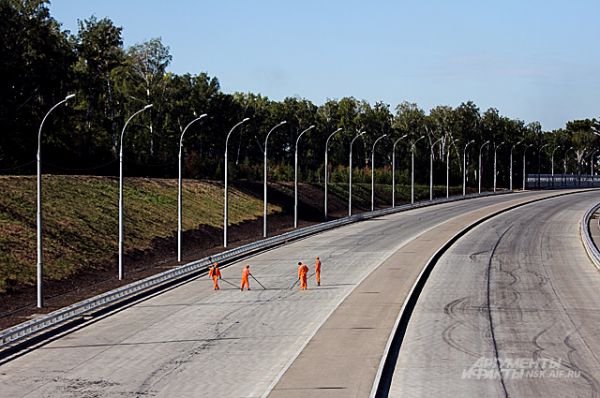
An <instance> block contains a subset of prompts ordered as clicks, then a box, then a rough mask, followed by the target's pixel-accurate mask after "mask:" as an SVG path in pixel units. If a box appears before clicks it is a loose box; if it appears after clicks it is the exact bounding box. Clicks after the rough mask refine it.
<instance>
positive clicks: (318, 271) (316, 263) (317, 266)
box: [315, 259, 321, 286]
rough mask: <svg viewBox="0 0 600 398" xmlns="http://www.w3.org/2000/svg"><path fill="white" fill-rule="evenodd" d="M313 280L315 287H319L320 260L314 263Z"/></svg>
mask: <svg viewBox="0 0 600 398" xmlns="http://www.w3.org/2000/svg"><path fill="white" fill-rule="evenodd" d="M315 278H316V280H317V286H321V260H319V259H317V261H315Z"/></svg>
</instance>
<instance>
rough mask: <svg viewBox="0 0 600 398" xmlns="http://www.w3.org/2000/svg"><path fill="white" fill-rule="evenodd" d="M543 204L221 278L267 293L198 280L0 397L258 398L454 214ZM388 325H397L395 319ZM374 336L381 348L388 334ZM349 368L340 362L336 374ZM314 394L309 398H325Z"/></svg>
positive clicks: (0, 373) (349, 243)
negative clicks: (336, 317)
mask: <svg viewBox="0 0 600 398" xmlns="http://www.w3.org/2000/svg"><path fill="white" fill-rule="evenodd" d="M547 195H550V194H549V193H533V192H528V193H521V194H514V195H502V196H497V197H486V198H478V199H473V200H469V201H464V202H456V203H449V204H443V205H437V206H432V207H426V208H421V209H414V210H410V211H407V212H403V213H398V214H395V215H390V216H385V217H381V218H378V219H373V220H370V221H365V222H361V223H357V224H353V225H349V226H346V227H343V228H338V229H335V230H331V231H327V232H324V233H321V234H318V235H315V236H312V237H309V238H306V239H302V240H298V241H295V242H292V243H290V244H288V245H285V246H282V247H279V248H276V249H273V250H270V251H267V252H264V253H261V254H258V255H255V256H253V257H250V258H248V259H247V260H244V261H243V262H239V263H235V264H232V265H231V266H229V267H226V268H224V269H223V277H224V278H225V279H227V280H228V281H229V282H231V283H233V284H235V285H237V284H238V283H239V279H240V274H241V268H242V266H243V265H244V264H246V263H248V264H250V265H251V270H252V272H253V274H254V275H255V276H256V278H257V279H258V280H259V281H260V282H262V284H264V285H265V286H266V287H267V290H263V289H261V288H260V287H259V286H258V285H257V284H256V283H254V282H253V281H251V285H252V291H250V292H243V293H242V292H240V291H239V289H237V288H236V287H235V286H231V285H228V284H227V283H222V290H221V291H218V292H215V291H213V290H212V288H211V282H210V281H209V280H208V278H207V277H200V278H197V279H195V280H192V281H191V282H189V283H186V284H184V285H182V286H180V287H178V288H175V289H172V290H169V291H167V292H165V293H163V294H160V295H157V296H155V297H151V298H149V299H147V300H144V301H142V302H140V303H138V304H136V305H133V306H131V307H128V308H126V309H124V310H122V311H119V312H117V313H115V314H112V315H111V316H108V317H106V318H104V319H101V320H99V321H97V322H95V323H94V324H92V325H90V326H88V327H85V328H82V329H80V330H77V331H75V332H73V333H71V334H68V335H66V336H64V337H62V338H59V339H56V340H55V341H52V342H50V343H49V344H47V345H45V346H43V347H41V348H38V349H36V350H34V351H31V352H29V353H27V354H25V355H23V356H21V357H19V358H16V359H14V360H12V361H10V362H7V363H6V364H4V365H2V366H0V395H1V396H2V397H49V396H61V397H81V396H98V397H99V396H102V397H122V396H153V397H154V396H157V397H204V396H205V397H257V396H262V395H263V394H265V393H268V392H270V391H271V389H273V388H274V387H276V386H275V384H276V383H277V382H278V381H279V378H280V377H282V376H283V377H282V380H285V373H286V370H287V369H288V367H289V368H290V369H292V368H294V366H293V364H294V363H295V359H296V358H297V357H298V356H299V354H300V353H301V351H302V350H303V348H305V346H307V344H308V343H309V342H310V341H311V339H312V338H313V336H315V334H316V333H317V332H318V331H319V329H320V327H321V326H322V325H323V324H324V323H325V322H326V321H327V320H328V318H330V316H331V315H332V314H334V313H335V312H336V309H338V307H339V306H340V304H341V303H342V302H344V300H345V299H346V298H347V297H348V296H349V295H350V294H351V293H352V292H353V291H354V290H355V288H356V287H357V286H359V285H360V284H361V282H363V281H364V280H366V279H367V277H368V276H369V275H370V274H371V273H372V272H373V271H374V270H376V269H377V268H378V267H379V266H380V265H381V264H383V263H385V262H386V260H387V259H389V258H392V256H393V255H394V254H395V253H397V252H399V250H400V249H401V248H403V247H404V246H406V245H408V244H410V243H411V242H413V241H414V239H415V237H417V236H419V235H421V234H424V233H426V232H428V231H435V230H438V228H435V229H434V227H437V226H440V225H443V224H445V223H447V222H448V220H452V219H457V218H458V217H460V216H461V215H469V214H472V213H474V212H476V211H478V212H479V213H481V214H485V213H486V212H487V211H488V210H487V209H488V208H491V207H494V206H495V208H496V209H497V208H499V207H501V206H508V205H509V204H511V203H516V202H518V201H524V200H529V199H532V198H538V197H542V196H547ZM592 196H593V195H590V198H591V197H592ZM565 200H566V201H568V199H565ZM442 230H443V229H442ZM440 239H445V237H444V236H441V237H440ZM581 253H583V251H582V252H581ZM404 255H405V254H403V256H404ZM582 255H583V254H582ZM315 256H320V257H321V260H322V262H323V273H322V279H323V282H322V286H321V287H319V288H317V287H316V286H315V284H314V281H312V280H311V281H310V282H309V290H308V291H303V292H300V291H298V290H297V287H296V288H295V289H294V290H290V289H289V288H290V286H291V285H292V283H293V282H294V280H295V278H296V263H297V262H298V261H299V260H302V261H305V262H307V263H308V264H310V265H311V266H312V264H313V261H314V257H315ZM408 264H409V265H410V266H411V267H413V268H415V269H417V270H418V267H420V266H422V264H420V263H414V264H412V263H410V262H408ZM417 273H418V272H417ZM406 283H407V285H408V286H410V284H411V281H410V280H408V281H407V282H406ZM401 301H402V300H400V303H401ZM595 308H598V307H597V306H596V307H595ZM388 315H389V316H390V317H391V319H392V320H393V319H394V318H395V317H396V315H397V313H396V314H394V313H390V314H388ZM386 327H387V326H386ZM378 332H379V333H380V334H381V335H382V336H384V338H383V339H380V340H382V341H383V343H385V341H386V340H387V337H388V335H389V332H390V329H389V328H388V329H386V328H382V329H381V330H379V331H378ZM345 344H351V342H345ZM380 348H381V350H382V349H383V347H380ZM377 349H378V350H379V348H377ZM376 351H377V350H375V352H373V353H372V357H373V358H372V360H370V361H369V363H368V369H369V371H373V375H374V372H375V371H376V369H377V365H378V362H379V358H380V357H381V351H379V352H376ZM298 358H300V357H298ZM348 365H349V364H347V363H342V362H338V363H337V366H338V367H339V369H341V370H339V371H338V372H341V373H343V368H344V367H345V366H348ZM369 377H370V378H371V379H372V377H373V376H369ZM365 385H366V388H368V389H370V387H371V386H370V385H368V383H366V384H365ZM365 385H363V386H362V387H360V388H363V389H364V388H365ZM319 388H320V387H315V388H314V390H312V395H313V396H319V395H320V394H322V392H323V391H324V390H322V389H321V390H319ZM274 391H277V388H275V390H274ZM279 391H280V392H281V391H285V390H279ZM361 391H362V390H361ZM301 393H302V395H303V396H309V395H311V394H308V393H307V391H306V390H305V391H301ZM348 394H349V391H342V396H348ZM284 395H287V396H290V392H289V391H288V393H285V394H284ZM350 396H353V395H352V394H350Z"/></svg>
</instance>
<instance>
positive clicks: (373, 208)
mask: <svg viewBox="0 0 600 398" xmlns="http://www.w3.org/2000/svg"><path fill="white" fill-rule="evenodd" d="M385 137H387V134H384V135H382V136H381V137H379V138H377V139H376V140H375V142H374V143H373V149H372V150H371V211H373V210H375V145H377V143H378V142H379V140H381V139H383V138H385Z"/></svg>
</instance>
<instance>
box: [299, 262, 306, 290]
mask: <svg viewBox="0 0 600 398" xmlns="http://www.w3.org/2000/svg"><path fill="white" fill-rule="evenodd" d="M307 276H308V267H307V266H306V265H305V264H302V261H300V262H298V279H300V290H306V289H308V283H307V282H306V277H307Z"/></svg>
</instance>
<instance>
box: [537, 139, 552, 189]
mask: <svg viewBox="0 0 600 398" xmlns="http://www.w3.org/2000/svg"><path fill="white" fill-rule="evenodd" d="M548 145H550V144H544V145H542V146H541V147H540V149H538V183H537V186H538V189H540V188H541V187H542V179H541V175H540V174H541V172H542V149H544V148H546V147H547V146H548Z"/></svg>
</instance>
